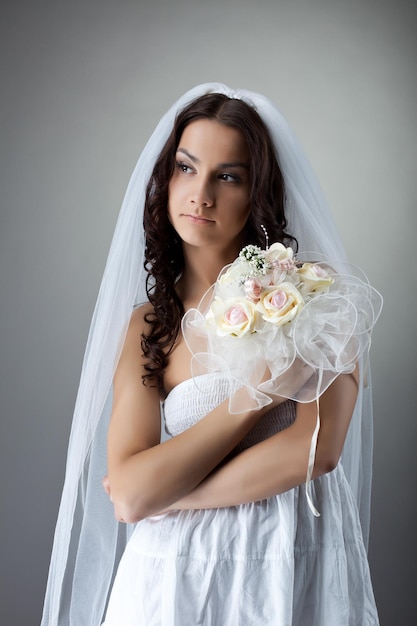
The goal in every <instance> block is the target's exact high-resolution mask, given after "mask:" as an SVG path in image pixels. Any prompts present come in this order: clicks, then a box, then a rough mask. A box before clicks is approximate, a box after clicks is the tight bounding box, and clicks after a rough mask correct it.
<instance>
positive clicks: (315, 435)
mask: <svg viewBox="0 0 417 626" xmlns="http://www.w3.org/2000/svg"><path fill="white" fill-rule="evenodd" d="M321 380H322V370H321V369H320V372H319V380H318V382H317V395H316V405H317V417H316V426H315V428H314V432H313V435H312V437H311V441H310V451H309V454H308V467H307V476H306V483H305V484H306V498H307V503H308V506H309V508H310V511H311V512H312V513H313V515H314V516H315V517H320V513H319V512H318V510H317V509H316V507H315V506H314V503H313V499H312V497H311V493H310V492H311V477H312V475H313V470H314V461H315V460H316V450H317V439H318V436H319V430H320V404H319V395H318V391H319V389H320V385H321Z"/></svg>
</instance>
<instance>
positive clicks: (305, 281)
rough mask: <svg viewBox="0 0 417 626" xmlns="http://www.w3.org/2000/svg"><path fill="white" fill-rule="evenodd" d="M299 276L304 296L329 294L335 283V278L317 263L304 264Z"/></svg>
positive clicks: (299, 269) (298, 271)
mask: <svg viewBox="0 0 417 626" xmlns="http://www.w3.org/2000/svg"><path fill="white" fill-rule="evenodd" d="M297 274H298V276H299V277H300V279H301V284H300V286H299V289H300V291H301V293H302V294H303V295H304V296H308V295H310V294H314V295H317V294H319V293H327V292H328V291H329V288H330V285H332V284H333V283H334V278H332V276H330V274H328V273H327V272H326V270H324V269H323V268H322V267H321V266H320V265H318V264H317V263H303V265H302V267H300V268H298V269H297Z"/></svg>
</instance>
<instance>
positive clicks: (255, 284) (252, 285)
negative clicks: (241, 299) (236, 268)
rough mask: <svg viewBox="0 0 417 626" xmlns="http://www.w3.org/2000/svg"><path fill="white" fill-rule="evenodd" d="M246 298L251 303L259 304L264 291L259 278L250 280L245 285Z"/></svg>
mask: <svg viewBox="0 0 417 626" xmlns="http://www.w3.org/2000/svg"><path fill="white" fill-rule="evenodd" d="M244 288H245V293H246V297H247V298H248V300H250V301H251V302H255V303H256V302H259V299H260V297H261V293H262V290H263V286H262V282H261V281H260V280H259V278H248V279H247V280H246V281H245V284H244Z"/></svg>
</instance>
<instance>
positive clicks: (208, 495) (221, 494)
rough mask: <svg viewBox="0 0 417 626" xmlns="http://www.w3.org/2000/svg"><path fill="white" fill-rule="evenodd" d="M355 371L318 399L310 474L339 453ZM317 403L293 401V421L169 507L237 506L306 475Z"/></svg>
mask: <svg viewBox="0 0 417 626" xmlns="http://www.w3.org/2000/svg"><path fill="white" fill-rule="evenodd" d="M357 386H358V373H357V371H355V372H354V373H353V374H344V375H340V376H339V377H338V378H337V379H336V380H335V381H334V382H333V384H332V385H331V386H330V387H329V389H328V390H327V391H326V392H325V393H324V394H323V395H322V397H321V398H320V403H319V405H320V419H321V428H320V432H319V437H318V443H317V451H316V460H315V465H314V473H313V478H316V477H318V476H320V475H322V474H325V473H327V472H329V471H331V470H333V469H334V468H335V467H336V465H337V463H338V461H339V458H340V455H341V453H342V449H343V445H344V441H345V438H346V433H347V430H348V427H349V423H350V419H351V416H352V412H353V409H354V406H355V402H356V397H357V389H358V387H357ZM316 417H317V404H316V402H311V403H308V404H298V405H297V415H296V419H295V421H294V423H293V424H292V425H291V426H289V427H288V428H286V429H285V430H283V431H281V432H279V433H277V434H276V435H273V436H272V437H270V438H269V439H266V440H265V441H262V442H261V443H258V444H256V445H255V446H252V447H251V448H248V449H247V450H245V451H243V452H241V453H240V454H239V455H237V456H236V457H235V458H233V459H232V460H231V461H230V462H229V463H227V464H226V465H224V466H222V467H220V468H219V469H217V470H215V471H214V472H213V473H212V474H211V475H210V476H209V477H207V478H206V479H205V480H204V481H202V482H201V483H200V485H198V486H197V487H196V488H195V489H194V490H193V491H192V492H191V493H189V494H188V495H187V496H185V497H184V498H182V499H181V500H179V501H178V502H176V503H175V504H173V505H172V507H170V508H171V509H204V508H221V507H227V506H235V505H239V504H244V503H247V502H256V501H257V500H262V499H263V498H268V497H271V496H274V495H277V494H279V493H282V492H284V491H287V490H288V489H291V488H293V487H296V486H297V485H300V484H302V483H303V482H304V481H305V479H306V473H307V464H308V454H309V449H310V442H311V437H312V434H313V430H314V427H315V424H316Z"/></svg>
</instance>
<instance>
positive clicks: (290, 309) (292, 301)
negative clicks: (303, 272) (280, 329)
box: [256, 282, 304, 326]
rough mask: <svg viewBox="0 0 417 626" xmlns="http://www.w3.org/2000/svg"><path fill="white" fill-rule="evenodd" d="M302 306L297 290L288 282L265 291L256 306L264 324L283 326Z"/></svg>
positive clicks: (301, 299) (302, 302)
mask: <svg viewBox="0 0 417 626" xmlns="http://www.w3.org/2000/svg"><path fill="white" fill-rule="evenodd" d="M303 306H304V300H303V297H302V295H301V294H300V292H299V291H298V289H297V288H296V287H295V286H294V285H293V284H292V283H289V282H283V283H281V284H280V285H279V286H273V287H269V288H268V289H265V291H264V293H263V294H262V296H261V299H260V301H259V302H258V304H257V305H256V308H257V310H258V311H259V312H260V313H261V315H262V318H263V319H264V320H265V321H266V322H270V323H272V324H275V325H276V326H283V325H284V324H288V323H289V322H291V321H292V320H293V319H294V317H295V316H296V315H297V314H298V313H299V312H300V311H301V309H302V308H303Z"/></svg>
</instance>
